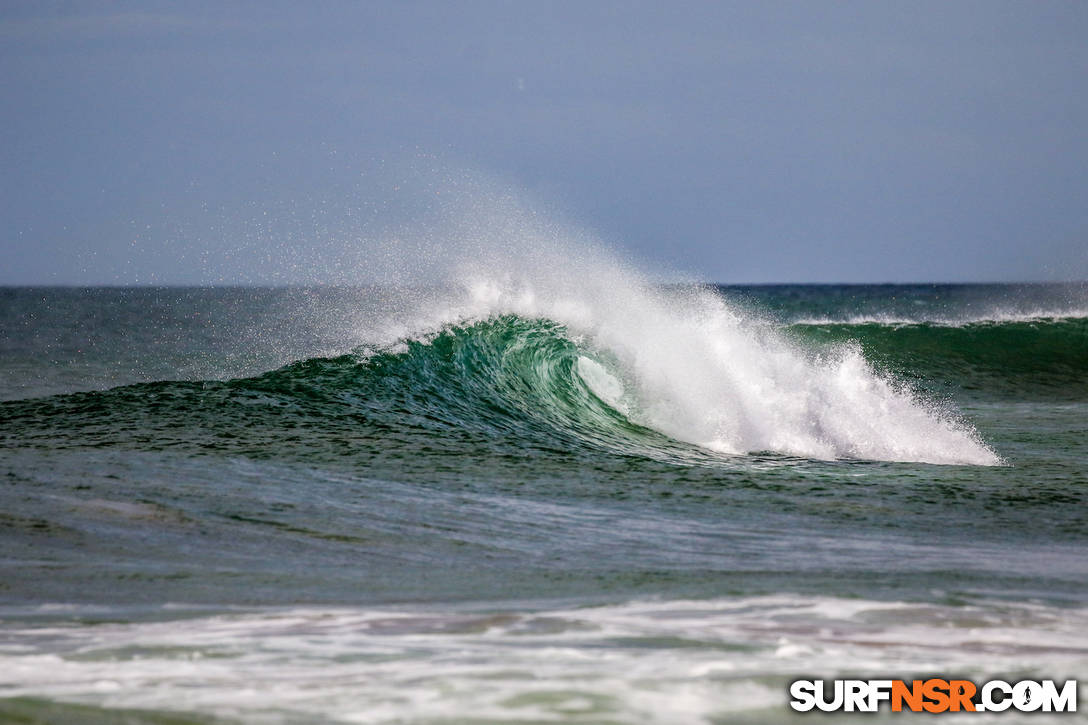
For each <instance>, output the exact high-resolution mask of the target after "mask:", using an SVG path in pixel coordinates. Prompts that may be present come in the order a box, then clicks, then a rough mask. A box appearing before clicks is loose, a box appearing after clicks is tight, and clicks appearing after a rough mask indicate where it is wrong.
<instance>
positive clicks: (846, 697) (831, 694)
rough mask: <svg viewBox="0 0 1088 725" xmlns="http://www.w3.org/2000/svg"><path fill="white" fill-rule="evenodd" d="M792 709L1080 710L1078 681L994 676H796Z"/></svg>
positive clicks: (853, 710) (834, 710)
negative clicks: (976, 680) (885, 705)
mask: <svg viewBox="0 0 1088 725" xmlns="http://www.w3.org/2000/svg"><path fill="white" fill-rule="evenodd" d="M790 698H791V699H790V707H792V708H793V709H794V710H797V711H798V712H808V711H810V710H813V709H815V710H822V711H823V712H876V711H877V710H879V709H880V706H881V704H882V703H885V702H887V703H889V704H890V706H891V709H892V712H902V711H904V710H906V711H908V712H932V713H938V712H1004V711H1006V710H1012V711H1017V712H1076V711H1077V681H1076V680H1066V681H1065V682H1064V683H1062V684H1061V686H1059V685H1058V684H1057V683H1056V682H1055V681H1054V680H1038V681H1037V680H1021V681H1020V682H1015V683H1009V682H1005V681H1004V680H990V681H989V682H985V683H983V684H982V685H981V686H978V685H976V684H975V683H973V682H971V681H970V680H942V679H937V678H932V679H928V680H911V681H910V682H909V683H908V682H907V681H905V680H833V681H831V680H796V681H794V682H793V683H792V684H790Z"/></svg>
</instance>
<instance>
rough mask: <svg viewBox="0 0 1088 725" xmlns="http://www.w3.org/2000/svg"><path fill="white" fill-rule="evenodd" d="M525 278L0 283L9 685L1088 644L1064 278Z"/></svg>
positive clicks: (961, 657) (862, 661) (744, 669)
mask: <svg viewBox="0 0 1088 725" xmlns="http://www.w3.org/2000/svg"><path fill="white" fill-rule="evenodd" d="M602 289H604V288H603V287H602ZM533 292H534V294H533V295H531V296H530V295H526V294H524V290H514V291H508V290H503V291H502V293H501V294H498V295H496V294H493V293H492V292H491V291H487V294H484V293H481V292H480V291H479V290H477V289H473V288H471V287H470V288H468V289H467V290H442V289H428V290H414V291H393V290H376V289H359V290H354V289H340V290H301V289H300V290H249V289H91V290H74V289H5V290H0V330H2V338H0V399H2V400H3V401H4V402H0V473H2V475H3V485H2V486H0V551H2V557H0V618H2V621H0V673H2V674H0V721H5V720H4V719H5V718H6V719H7V720H6V721H11V722H218V721H227V722H234V721H241V722H266V721H267V722H292V723H293V722H582V723H590V722H594V723H599V722H609V723H611V722H639V723H641V722H665V723H674V722H675V723H687V722H780V721H783V720H787V719H789V717H790V714H789V711H788V709H787V707H786V705H785V702H786V697H785V692H786V685H787V683H788V682H789V681H790V680H792V679H794V678H796V677H800V676H803V675H804V676H809V675H816V676H822V677H829V678H830V677H834V676H836V675H841V673H853V674H855V675H864V676H871V677H877V676H881V675H894V676H907V675H911V674H912V673H933V672H938V673H955V674H957V675H963V676H968V677H970V678H972V679H975V680H980V679H986V678H990V677H996V676H999V675H1002V676H1007V678H1008V679H1022V678H1024V677H1027V676H1037V677H1062V676H1067V677H1077V676H1082V677H1083V676H1085V675H1088V671H1086V666H1088V635H1086V634H1085V633H1086V632H1088V628H1086V625H1088V608H1086V607H1088V588H1086V586H1085V580H1086V576H1088V557H1086V556H1085V551H1086V549H1085V544H1086V543H1088V516H1086V514H1088V435H1086V434H1088V295H1086V294H1085V290H1084V288H1083V287H1082V286H1078V285H1050V286H1047V285H1020V286H1015V285H991V286H947V285H945V286H939V285H936V286H935V285H924V286H867V287H857V286H853V287H851V286H844V287H834V286H831V287H802V286H785V287H756V288H720V289H716V290H689V289H679V288H675V289H674V288H668V289H660V288H649V287H634V288H630V289H627V288H625V289H622V290H620V291H619V292H617V291H616V290H615V285H612V286H610V287H608V288H607V290H606V291H601V290H597V289H593V288H590V289H583V288H579V287H574V288H572V287H570V286H564V285H552V286H551V287H545V288H542V289H537V290H533ZM1013 675H1015V677H1013ZM1014 717H1015V716H1014ZM1066 721H1068V719H1067V720H1066Z"/></svg>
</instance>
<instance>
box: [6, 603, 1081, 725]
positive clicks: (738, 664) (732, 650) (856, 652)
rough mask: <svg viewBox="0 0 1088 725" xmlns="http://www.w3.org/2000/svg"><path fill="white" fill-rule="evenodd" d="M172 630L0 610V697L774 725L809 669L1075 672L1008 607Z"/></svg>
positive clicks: (760, 608) (349, 621)
mask: <svg viewBox="0 0 1088 725" xmlns="http://www.w3.org/2000/svg"><path fill="white" fill-rule="evenodd" d="M179 614H184V613H179V612H176V611H164V612H162V613H160V614H159V615H158V616H160V617H166V618H167V619H163V620H160V621H154V620H152V621H132V622H127V623H116V622H114V621H111V618H110V617H109V616H108V613H106V616H103V613H102V612H94V611H88V612H65V613H59V612H54V611H49V612H27V611H22V612H13V611H11V610H9V611H7V612H3V613H2V615H3V620H5V621H4V624H3V625H2V627H3V629H2V631H3V635H4V642H5V644H4V646H3V647H2V648H0V671H2V672H4V684H5V686H6V687H5V696H7V697H48V698H50V699H52V700H54V701H61V702H65V701H66V702H78V703H85V704H91V705H97V706H102V707H113V708H140V709H147V710H167V711H171V710H173V711H186V712H189V713H199V714H202V715H213V716H220V717H225V718H240V719H242V720H244V721H247V722H258V721H259V722H265V721H268V722H303V721H305V722H310V721H322V722H345V723H375V724H376V723H389V722H420V723H426V722H449V721H451V720H454V719H455V720H457V721H458V722H571V721H573V722H587V721H593V722H597V721H604V722H625V723H626V722H629V723H663V724H668V725H673V724H675V723H698V722H708V721H717V719H719V718H723V717H726V718H728V717H735V716H738V715H740V716H746V717H747V718H748V719H746V720H745V721H746V722H747V721H767V722H780V721H781V720H782V719H783V717H784V716H785V715H786V714H788V710H787V706H786V692H787V683H788V682H789V681H791V680H792V679H796V678H798V677H811V676H812V672H811V667H812V663H813V662H819V663H820V673H821V675H820V676H822V677H827V678H833V677H835V676H836V675H838V676H857V675H858V674H859V673H863V674H864V676H866V677H882V676H884V677H910V676H912V675H923V674H925V675H932V674H933V673H934V672H945V673H955V674H956V675H958V676H965V677H968V678H971V679H974V680H976V681H982V680H986V679H993V678H997V677H1003V678H1005V679H1010V680H1015V679H1023V678H1026V677H1036V678H1041V677H1048V678H1063V677H1067V676H1073V675H1075V673H1076V672H1078V671H1084V668H1085V666H1086V665H1088V638H1086V635H1085V632H1088V613H1086V612H1085V611H1084V610H1083V609H1061V608H1055V607H1048V606H1044V605H1039V604H1027V603H1025V604H1010V603H1002V602H978V603H975V604H971V605H968V606H948V605H940V604H913V603H904V602H881V601H868V600H857V599H837V598H833V597H802V596H797V595H785V594H784V595H774V596H764V597H745V598H735V599H714V600H705V601H684V600H679V601H636V602H629V603H626V604H619V605H610V606H597V607H576V608H566V607H556V608H552V609H534V610H524V609H513V610H504V609H502V608H501V607H499V608H488V609H487V610H481V609H476V610H473V609H471V608H469V609H461V610H448V609H447V610H434V609H426V608H420V609H414V610H410V609H402V608H401V609H395V610H394V609H380V608H378V609H356V608H329V609H323V608H294V609H270V610H255V611H241V612H235V613H229V612H228V613H223V614H214V615H210V616H209V615H208V614H206V613H201V612H199V611H194V612H191V613H188V615H189V616H182V617H180V618H179V617H178V615H179ZM13 616H14V617H17V619H16V620H15V621H12V617H13ZM145 616H146V615H145ZM66 617H89V618H91V619H92V620H93V619H95V618H98V617H101V620H100V621H99V623H97V624H94V623H84V624H82V625H81V626H78V627H73V626H70V624H69V622H68V621H67V620H66V619H65V618H66ZM2 706H3V705H2V701H0V712H2ZM972 721H977V718H972Z"/></svg>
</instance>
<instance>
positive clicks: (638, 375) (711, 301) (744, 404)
mask: <svg viewBox="0 0 1088 725" xmlns="http://www.w3.org/2000/svg"><path fill="white" fill-rule="evenodd" d="M499 206H501V207H502V213H501V214H499V213H498V212H495V211H494V210H491V211H490V213H489V214H488V215H485V218H484V219H483V220H480V219H475V217H473V218H474V219H475V221H474V222H473V223H471V224H469V223H464V224H462V225H461V226H460V227H456V226H455V228H454V231H452V232H447V233H448V234H451V235H452V238H453V239H454V240H455V241H454V242H450V243H449V245H447V246H449V247H450V248H452V249H455V250H457V251H455V252H454V253H453V255H452V257H451V263H450V265H449V267H450V269H449V272H448V274H447V284H448V285H449V289H452V290H454V291H453V292H450V291H445V292H443V293H441V294H438V293H436V294H435V295H433V296H432V297H431V298H429V299H428V300H427V301H426V304H424V305H423V306H422V307H420V308H417V309H420V310H423V312H420V313H417V314H416V315H415V316H414V317H413V318H412V319H414V321H415V324H416V325H419V326H420V327H417V328H416V329H414V330H408V329H405V330H404V334H406V335H418V334H419V332H420V330H421V329H427V328H431V329H434V328H435V327H438V326H441V325H442V324H449V323H450V322H463V321H465V320H472V319H484V318H488V317H492V316H496V315H501V314H510V313H513V314H516V315H520V316H522V317H525V318H530V319H531V318H544V319H548V320H551V321H554V322H558V323H560V324H562V325H564V326H565V327H566V328H567V330H568V331H569V332H570V334H571V335H572V336H574V337H575V339H576V340H578V341H580V342H582V343H583V344H584V345H586V346H587V347H588V348H590V349H595V350H597V351H599V352H600V353H601V355H602V357H603V358H605V359H607V360H608V361H610V362H611V364H613V365H614V369H612V370H611V371H610V372H608V373H607V374H608V375H609V376H610V377H611V378H613V379H614V380H616V382H617V383H618V382H619V381H620V380H623V381H626V382H628V383H629V384H630V389H629V390H627V391H626V392H627V393H628V398H629V399H628V400H626V401H625V402H626V404H627V405H628V406H629V415H630V417H631V418H632V420H633V421H634V422H637V423H639V424H641V425H645V426H647V427H650V428H653V429H655V430H658V431H660V432H662V433H665V434H666V435H668V436H671V437H673V438H675V439H677V440H680V441H684V442H687V443H693V444H696V445H699V446H703V447H705V448H708V449H710V450H713V451H717V452H720V453H724V454H731V455H735V454H745V453H750V452H763V451H771V452H776V453H781V454H787V455H795V456H801V457H808V458H815V459H836V458H856V459H870V460H888V461H916V462H925V463H937V464H973V465H998V464H1000V463H1001V459H1000V457H999V456H998V455H997V454H996V453H995V452H994V451H992V450H991V449H990V448H989V447H987V446H986V445H985V444H984V443H983V442H982V441H981V440H980V439H979V436H978V435H977V433H976V432H975V431H974V430H973V429H971V427H970V426H968V425H967V424H965V423H964V422H962V421H960V420H958V419H957V417H956V416H955V415H954V414H952V413H950V412H949V411H948V410H947V409H945V408H942V407H940V406H938V405H936V404H934V403H932V402H927V401H923V400H921V399H919V398H918V397H917V396H916V395H914V394H913V393H912V392H911V391H909V390H907V389H906V387H905V386H903V385H901V384H899V383H898V382H897V381H895V380H894V379H891V378H889V377H886V376H884V375H881V374H879V373H878V372H877V371H876V370H874V368H873V367H871V366H870V365H869V364H868V363H867V362H866V360H865V358H864V357H863V355H862V353H861V350H860V348H859V347H857V346H855V345H841V346H837V347H835V348H830V349H817V350H812V349H805V348H804V347H802V346H800V345H799V344H797V343H795V342H792V341H791V340H789V339H788V338H787V337H786V336H785V335H784V334H782V333H781V332H780V331H779V330H778V329H777V327H776V326H775V325H774V324H773V323H771V322H770V321H767V320H764V319H761V318H759V317H758V316H756V315H753V314H752V313H747V312H743V311H742V310H740V309H739V308H737V307H735V306H733V305H731V304H729V303H728V302H727V301H726V300H724V299H723V298H722V297H721V296H720V295H718V294H716V293H715V292H714V291H712V290H709V289H706V288H701V287H695V286H691V287H688V288H682V289H675V288H674V289H663V288H662V287H661V286H660V285H655V284H652V283H651V282H650V280H649V279H648V278H647V277H646V276H644V275H642V274H640V273H638V272H636V271H635V270H633V269H632V268H630V267H629V266H628V265H626V264H624V263H622V262H621V261H619V260H618V259H617V258H615V257H614V256H613V255H611V254H610V253H608V252H606V251H604V250H603V249H602V248H601V247H600V246H599V245H598V244H597V243H596V242H594V241H593V240H591V239H587V238H586V235H585V234H582V233H579V232H576V231H571V230H569V229H562V228H557V227H556V226H555V225H554V224H547V223H544V222H542V221H541V219H540V217H538V216H537V215H535V214H533V213H532V212H530V211H526V210H524V209H521V208H519V207H518V206H517V205H516V204H515V203H514V202H512V201H510V200H506V201H505V202H504V204H500V205H499ZM457 240H460V241H457ZM428 316H429V319H428ZM579 370H580V372H581V374H582V376H583V378H585V379H586V380H587V384H588V385H590V386H591V388H593V389H594V390H595V391H598V394H599V395H600V397H601V398H602V400H605V401H606V402H608V401H609V399H610V398H613V399H614V398H615V396H614V395H613V394H612V392H611V391H612V390H614V389H618V388H616V386H615V385H613V384H611V383H608V384H604V383H603V381H604V378H603V373H604V371H603V370H598V369H596V368H589V367H588V366H586V365H579ZM606 388H607V389H606ZM602 390H603V391H604V392H603V394H602V393H601V392H600V391H602Z"/></svg>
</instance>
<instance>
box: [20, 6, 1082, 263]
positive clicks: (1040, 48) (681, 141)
mask: <svg viewBox="0 0 1088 725" xmlns="http://www.w3.org/2000/svg"><path fill="white" fill-rule="evenodd" d="M0 69H2V73H0V133H2V134H3V138H2V143H0V155H2V156H0V159H2V161H0V164H2V169H3V171H2V198H0V214H2V220H3V230H2V234H3V236H2V238H0V283H7V284H12V283H15V284H29V283H113V284H119V283H120V284H124V283H136V282H139V283H151V282H159V283H210V282H307V281H321V280H328V281H351V280H352V279H354V278H355V277H356V276H358V277H359V278H360V279H361V278H364V277H365V276H366V259H367V257H368V255H369V254H370V253H371V252H370V251H369V250H370V249H371V246H370V245H372V244H375V242H374V241H373V240H376V239H378V238H380V237H382V236H383V235H389V234H390V233H392V232H391V231H390V230H397V229H405V228H409V227H411V225H412V224H413V223H414V221H415V217H416V216H422V215H426V214H427V213H429V212H428V209H427V205H428V204H429V202H428V198H429V197H430V196H434V197H438V196H441V194H442V193H443V190H444V189H443V187H444V186H445V185H447V184H448V185H449V186H450V187H451V188H453V187H456V188H458V189H460V191H458V194H459V195H460V201H459V202H458V203H469V204H471V199H470V198H468V197H471V192H470V191H465V188H466V183H465V180H466V179H479V178H485V179H488V180H489V182H488V183H490V184H492V185H493V186H500V187H505V188H508V189H509V190H510V193H512V194H514V195H516V196H519V197H521V196H524V197H526V198H530V199H533V200H534V201H533V203H534V204H539V205H541V206H542V207H543V208H545V209H548V210H550V211H549V212H548V213H555V214H556V215H559V216H562V217H564V218H565V219H566V220H567V221H573V222H575V223H577V224H578V225H581V226H583V227H585V228H586V229H588V230H591V231H592V232H593V233H594V234H596V235H598V236H599V237H601V238H602V239H604V240H606V242H607V243H609V244H610V245H612V246H615V247H616V248H619V249H621V250H623V251H624V254H625V255H627V256H630V257H632V258H636V259H639V260H643V261H644V262H645V263H647V264H648V265H651V266H653V267H655V268H659V269H672V268H675V269H679V270H682V271H686V272H689V273H692V274H695V275H696V276H698V277H701V278H704V279H707V280H714V281H724V282H779V281H782V282H796V281H921V280H1016V279H1042V280H1048V279H1070V278H1073V279H1084V278H1088V136H1086V131H1088V3H1085V2H1043V1H1038V0H1033V1H1031V2H1019V3H1005V2H991V1H986V2H948V1H946V0H942V1H940V2H920V3H905V2H896V3H884V2H835V3H832V2H796V3H791V2H748V3H724V2H723V3H709V2H708V3H681V4H677V3H673V2H653V3H605V2H600V3H595V2H586V1H585V0H583V1H582V2H572V3H551V2H548V3H545V2H507V3H478V2H473V3H455V2H435V3H432V2H389V3H379V2H370V3H352V4H348V3H334V2H322V3H306V2H292V3H282V4H281V3H268V2H261V3H229V2H226V3H223V2H212V3H200V2H178V3H154V2H132V3H126V2H116V3H90V2H88V3H47V2H26V3H20V2H10V1H8V2H4V3H3V5H2V6H0ZM467 186H468V187H469V188H472V184H471V183H469V184H467ZM431 229H432V230H433V229H435V227H431ZM436 233H437V232H436ZM379 246H380V245H378V246H375V247H374V249H378V247H379ZM385 249H386V250H387V249H388V248H387V247H386V248H385ZM375 253H377V252H375ZM330 270H336V271H335V272H333V271H330Z"/></svg>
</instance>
